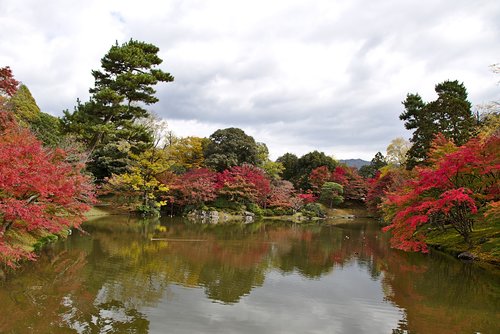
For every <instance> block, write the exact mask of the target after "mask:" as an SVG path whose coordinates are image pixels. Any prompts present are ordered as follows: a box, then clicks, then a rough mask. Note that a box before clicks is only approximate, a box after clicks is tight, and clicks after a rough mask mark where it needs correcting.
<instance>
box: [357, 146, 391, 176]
mask: <svg viewBox="0 0 500 334" xmlns="http://www.w3.org/2000/svg"><path fill="white" fill-rule="evenodd" d="M384 166H387V162H386V161H385V157H384V155H383V154H382V153H380V152H377V153H376V154H375V156H374V157H373V159H372V161H370V164H369V165H364V166H362V167H361V168H360V169H359V175H361V176H363V177H364V178H366V179H369V178H372V177H374V176H375V175H376V174H377V172H378V171H379V170H380V169H381V168H382V167H384Z"/></svg>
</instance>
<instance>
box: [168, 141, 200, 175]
mask: <svg viewBox="0 0 500 334" xmlns="http://www.w3.org/2000/svg"><path fill="white" fill-rule="evenodd" d="M206 145H208V139H207V138H200V137H186V138H180V139H178V140H175V141H174V142H173V143H172V144H171V145H168V149H167V151H168V154H169V158H170V159H171V161H172V166H171V169H172V170H173V171H175V172H186V171H188V170H190V169H198V168H201V167H202V166H203V165H204V162H205V157H204V156H203V148H204V147H205V146H206Z"/></svg>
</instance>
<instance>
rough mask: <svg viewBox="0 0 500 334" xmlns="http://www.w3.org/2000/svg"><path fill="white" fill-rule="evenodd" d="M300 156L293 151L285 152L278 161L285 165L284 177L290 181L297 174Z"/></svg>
mask: <svg viewBox="0 0 500 334" xmlns="http://www.w3.org/2000/svg"><path fill="white" fill-rule="evenodd" d="M298 161H299V158H298V157H297V156H296V155H295V154H293V153H285V154H284V155H282V156H281V157H279V158H278V159H277V160H276V162H278V163H280V164H282V165H283V168H284V170H283V173H282V177H283V179H285V180H287V181H290V180H292V179H293V178H294V177H295V175H296V174H297V168H298Z"/></svg>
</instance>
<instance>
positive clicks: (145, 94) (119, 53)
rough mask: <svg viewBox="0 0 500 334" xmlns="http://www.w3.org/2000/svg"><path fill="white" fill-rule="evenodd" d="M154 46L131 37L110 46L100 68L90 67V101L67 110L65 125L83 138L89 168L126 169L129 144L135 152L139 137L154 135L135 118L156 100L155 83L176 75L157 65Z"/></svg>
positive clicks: (105, 172) (107, 172) (100, 173)
mask: <svg viewBox="0 0 500 334" xmlns="http://www.w3.org/2000/svg"><path fill="white" fill-rule="evenodd" d="M158 52H159V49H158V47H156V46H154V45H153V44H148V43H145V42H140V41H135V40H132V39H131V40H130V41H129V42H126V43H124V44H122V45H118V44H116V45H114V46H112V47H111V49H110V50H109V52H108V53H107V54H106V55H105V56H104V58H102V59H101V66H102V70H95V71H92V75H93V76H94V79H95V86H94V88H91V89H90V93H91V94H92V96H91V99H90V101H89V102H86V103H80V102H78V105H77V107H76V108H75V110H74V112H73V113H69V112H68V111H66V112H65V116H64V118H63V123H64V128H65V131H66V132H69V133H74V134H76V135H77V137H78V138H79V139H80V140H81V141H82V142H84V143H85V145H86V147H87V151H88V156H89V160H90V161H89V165H90V166H89V169H90V170H91V171H92V172H93V173H94V175H95V176H96V177H98V178H101V177H106V176H111V174H112V173H122V172H124V171H125V170H126V168H127V157H128V150H132V152H133V153H134V150H135V151H136V152H135V153H138V151H140V150H141V147H140V146H141V145H142V144H141V143H144V142H146V143H145V144H146V145H147V144H148V142H150V141H151V140H152V138H151V135H150V134H149V133H148V131H147V129H145V127H144V126H143V125H142V124H140V122H139V123H138V121H140V120H141V119H144V118H147V117H148V116H149V115H150V114H149V112H148V111H147V110H146V109H145V108H144V106H147V105H150V104H153V103H156V102H158V98H156V97H155V96H154V94H155V93H156V91H155V90H154V88H153V87H154V86H155V85H156V84H157V83H159V82H170V81H173V80H174V78H173V76H171V75H170V74H169V73H166V72H163V71H162V70H160V69H158V68H157V66H158V65H160V64H161V63H162V60H161V59H160V58H159V57H158V55H157V54H158ZM125 148H126V149H125Z"/></svg>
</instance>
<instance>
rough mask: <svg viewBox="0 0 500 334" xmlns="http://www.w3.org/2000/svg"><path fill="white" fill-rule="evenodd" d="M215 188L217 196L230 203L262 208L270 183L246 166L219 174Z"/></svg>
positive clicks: (259, 172) (269, 190) (258, 171)
mask: <svg viewBox="0 0 500 334" xmlns="http://www.w3.org/2000/svg"><path fill="white" fill-rule="evenodd" d="M216 187H217V189H219V194H220V195H222V196H225V197H226V198H227V199H229V200H230V201H235V202H239V203H257V204H259V205H260V206H262V207H265V205H266V203H267V198H268V196H269V194H270V192H271V183H270V181H269V179H268V178H267V177H266V175H265V174H264V172H263V171H262V170H261V169H260V168H258V167H255V166H252V165H248V164H245V165H243V166H233V167H231V168H230V169H228V170H225V171H223V172H221V173H219V174H218V176H217V186H216Z"/></svg>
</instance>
